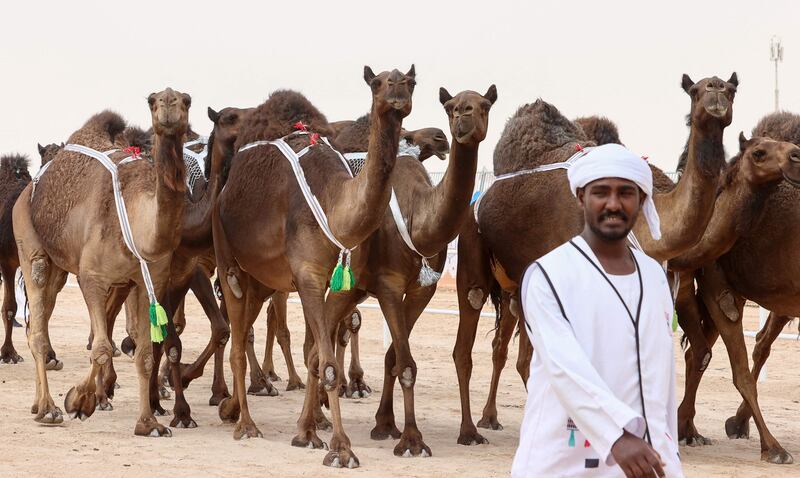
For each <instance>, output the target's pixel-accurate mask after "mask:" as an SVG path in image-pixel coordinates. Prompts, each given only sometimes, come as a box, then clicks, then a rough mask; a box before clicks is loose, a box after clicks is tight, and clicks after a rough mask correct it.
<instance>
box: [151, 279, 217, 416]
mask: <svg viewBox="0 0 800 478" xmlns="http://www.w3.org/2000/svg"><path fill="white" fill-rule="evenodd" d="M170 286H171V287H170V288H169V289H167V290H166V291H165V294H164V295H163V297H164V300H163V304H162V306H163V307H164V311H165V312H166V313H167V336H166V337H165V338H164V341H163V342H162V344H161V345H162V350H163V351H164V354H165V356H166V360H167V361H168V362H169V383H170V385H172V387H173V390H174V391H175V403H174V404H173V407H172V413H173V417H172V421H171V422H170V426H171V427H177V428H196V427H197V422H195V421H194V419H193V418H192V411H191V407H190V406H189V402H188V401H187V400H186V396H185V395H184V388H185V387H186V386H187V385H188V384H185V383H184V380H183V375H184V371H183V368H184V367H183V364H181V357H182V355H183V344H182V342H181V339H180V336H179V335H178V331H177V329H176V327H175V322H174V320H173V318H174V316H175V312H176V311H177V310H178V306H179V305H180V303H181V302H183V298H184V297H185V296H186V293H187V292H188V290H189V283H188V281H187V282H186V283H184V284H177V285H176V284H170ZM208 348H209V346H206V349H208ZM204 352H207V355H208V356H211V355H213V351H211V352H208V351H207V350H204ZM153 375H154V376H155V382H156V383H158V382H160V379H159V369H157V368H156V369H154V370H153ZM153 381H154V379H153V378H151V379H150V383H153ZM159 386H160V384H159Z"/></svg>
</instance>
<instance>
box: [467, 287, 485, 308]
mask: <svg viewBox="0 0 800 478" xmlns="http://www.w3.org/2000/svg"><path fill="white" fill-rule="evenodd" d="M467 301H469V305H470V306H472V308H473V309H475V310H481V309H482V308H483V304H484V303H485V302H486V294H485V293H484V292H483V289H480V288H478V287H473V288H472V289H470V290H469V292H468V293H467Z"/></svg>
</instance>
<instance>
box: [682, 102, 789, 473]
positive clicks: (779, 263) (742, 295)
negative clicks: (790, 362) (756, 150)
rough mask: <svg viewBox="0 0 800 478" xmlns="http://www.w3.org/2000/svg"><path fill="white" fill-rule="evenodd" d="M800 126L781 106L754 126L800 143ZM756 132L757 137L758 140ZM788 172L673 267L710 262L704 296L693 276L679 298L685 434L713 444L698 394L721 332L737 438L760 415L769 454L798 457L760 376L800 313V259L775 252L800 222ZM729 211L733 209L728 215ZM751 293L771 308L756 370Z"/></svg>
mask: <svg viewBox="0 0 800 478" xmlns="http://www.w3.org/2000/svg"><path fill="white" fill-rule="evenodd" d="M798 125H800V117H797V116H791V115H790V114H787V113H778V114H773V115H769V116H767V117H765V118H764V119H762V121H760V122H759V124H758V125H757V126H756V127H755V128H754V129H753V134H754V135H763V136H765V137H770V138H772V139H774V140H776V141H787V140H789V141H792V142H793V143H794V144H797V142H798V140H800V135H795V134H797V133H796V132H797V131H800V128H798ZM756 139H757V138H755V137H754V138H753V139H752V140H751V141H755V140H756ZM758 139H760V138H758ZM760 140H761V141H766V140H763V139H760ZM777 144H783V145H786V144H787V143H777ZM785 148H786V149H789V151H790V152H791V153H790V154H793V156H791V157H790V159H791V161H792V163H791V165H792V166H793V167H795V168H796V167H798V166H797V165H796V164H795V162H797V161H800V156H798V154H797V148H792V147H791V146H786V147H785ZM761 149H762V152H761V154H762V157H761V158H760V160H761V161H762V162H763V161H766V159H765V158H768V157H769V156H768V153H771V151H766V152H765V151H764V149H765V148H761ZM773 149H775V147H773ZM784 177H785V179H786V180H785V181H783V182H781V183H780V184H777V185H776V184H774V182H773V184H772V185H770V187H767V188H762V189H761V190H759V191H757V192H752V191H751V192H750V196H751V197H746V196H745V197H739V198H735V201H734V200H732V201H731V204H730V205H729V206H728V207H727V208H726V209H721V210H720V215H721V219H720V220H719V222H720V223H722V224H721V225H717V227H716V228H714V229H712V228H711V224H710V225H709V230H708V231H706V235H705V236H708V237H709V239H705V236H704V240H703V241H702V242H701V243H700V244H698V246H697V247H696V248H694V249H692V253H691V254H687V255H685V256H681V257H680V258H678V259H673V261H671V262H670V267H673V268H676V269H682V270H684V271H689V272H691V271H693V270H694V269H697V268H699V267H701V266H702V274H698V275H697V276H696V280H697V282H698V286H699V287H698V291H697V292H698V293H697V298H695V291H694V289H693V287H691V280H688V281H685V283H688V284H689V285H687V286H685V287H682V288H681V293H680V294H679V296H678V303H677V306H678V314H679V319H680V322H681V326H682V327H683V328H684V330H685V332H686V335H687V337H688V339H689V343H690V347H689V349H688V350H687V352H686V361H687V365H686V367H687V373H686V393H685V395H684V400H683V402H682V403H681V406H680V408H679V413H678V426H679V432H680V436H681V439H683V440H686V442H687V443H688V444H691V445H704V444H708V443H710V440H708V439H706V438H705V437H703V436H702V435H701V434H700V433H699V432H698V431H697V429H696V427H695V425H694V421H693V418H694V415H695V398H696V392H697V388H698V386H699V383H700V380H701V378H702V374H703V371H704V370H705V368H706V367H707V365H708V362H709V360H710V358H711V354H710V348H711V346H712V345H713V344H714V342H715V341H716V339H717V337H719V336H720V335H721V336H722V339H723V341H724V342H725V345H726V348H727V351H728V355H729V358H730V362H731V367H732V370H733V379H734V384H735V385H736V388H737V389H738V390H739V392H740V393H741V394H742V397H743V402H742V404H741V405H740V407H739V410H738V411H737V413H736V416H734V417H731V418H729V419H728V420H727V421H726V423H725V430H726V434H727V435H728V437H729V438H745V437H748V436H749V420H750V417H751V416H752V417H753V418H754V420H755V422H756V426H757V428H758V429H759V436H760V437H761V458H762V459H763V460H765V461H769V462H771V463H778V464H782V463H791V462H792V461H793V458H792V456H791V455H790V454H789V453H788V452H786V450H784V449H783V447H781V445H780V444H779V443H778V441H777V439H775V438H774V436H773V435H772V434H771V433H770V432H769V430H768V429H767V426H766V423H765V422H764V419H763V417H762V415H761V412H760V408H759V406H758V402H757V391H756V379H757V377H758V374H759V372H760V370H761V368H762V366H763V365H764V363H765V361H766V358H767V357H768V355H769V347H770V345H771V343H772V342H773V341H774V340H775V339H776V337H777V336H778V334H779V333H780V332H781V330H782V329H783V326H785V325H786V323H787V322H788V321H789V320H790V317H791V316H797V315H798V314H799V313H800V303H798V302H797V300H796V299H795V297H796V293H797V292H798V291H797V290H795V289H796V288H794V287H793V286H792V285H791V283H792V281H791V280H790V278H791V277H792V275H791V274H792V271H793V268H792V267H793V266H792V265H793V264H795V263H796V258H795V257H793V254H794V252H793V251H794V248H793V247H790V246H786V247H783V248H779V250H781V251H782V253H781V254H780V258H778V257H773V256H774V254H772V251H774V250H776V249H775V247H776V244H778V245H780V242H779V241H780V240H779V239H776V236H775V235H774V234H778V236H777V237H784V235H785V234H791V233H792V232H793V231H794V230H795V229H796V228H797V224H800V220H798V218H797V217H795V216H796V214H795V213H794V212H793V210H794V207H793V201H794V200H795V199H796V198H797V197H798V194H800V192H798V191H797V189H796V186H798V185H800V182H798V181H797V178H796V176H794V175H789V174H784ZM718 202H719V200H718ZM717 208H720V206H717ZM723 213H727V215H726V216H722V214H723ZM716 215H717V213H716V212H715V216H716ZM767 231H777V232H775V233H774V234H773V233H767ZM776 241H777V242H776ZM787 266H788V267H787ZM738 275H741V277H738ZM691 277H692V274H689V278H690V279H691ZM746 299H748V300H752V301H754V302H756V303H758V304H759V305H761V306H762V307H764V308H767V309H769V310H770V311H771V313H770V316H769V318H768V320H767V324H766V325H765V326H764V328H763V329H762V331H761V332H759V334H758V337H757V341H756V347H755V349H754V350H753V362H754V364H753V369H752V373H750V372H749V371H748V368H747V367H748V362H747V349H746V346H745V343H744V337H743V330H742V323H741V320H739V319H740V317H742V314H743V307H744V302H745V300H746Z"/></svg>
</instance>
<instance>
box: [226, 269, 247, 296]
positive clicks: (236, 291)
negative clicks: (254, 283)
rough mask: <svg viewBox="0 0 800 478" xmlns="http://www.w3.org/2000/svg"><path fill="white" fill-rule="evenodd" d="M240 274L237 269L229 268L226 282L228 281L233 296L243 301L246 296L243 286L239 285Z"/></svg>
mask: <svg viewBox="0 0 800 478" xmlns="http://www.w3.org/2000/svg"><path fill="white" fill-rule="evenodd" d="M238 272H239V269H238V268H236V267H231V268H229V269H228V273H227V275H226V280H227V281H228V287H230V289H231V292H232V293H233V296H234V297H236V298H237V299H241V298H242V296H243V295H244V294H242V286H241V285H240V284H239V276H238V274H237V273H238Z"/></svg>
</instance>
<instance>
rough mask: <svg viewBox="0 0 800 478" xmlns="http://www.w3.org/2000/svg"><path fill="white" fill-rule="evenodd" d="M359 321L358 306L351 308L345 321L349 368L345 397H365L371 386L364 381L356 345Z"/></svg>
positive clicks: (359, 328) (370, 391)
mask: <svg viewBox="0 0 800 478" xmlns="http://www.w3.org/2000/svg"><path fill="white" fill-rule="evenodd" d="M361 322H362V318H361V311H360V310H358V308H356V309H353V312H352V313H351V314H350V318H349V320H348V321H347V322H346V325H347V326H348V327H349V330H350V368H349V369H348V371H347V376H348V377H349V378H350V382H349V383H348V384H347V390H345V396H346V397H347V398H367V397H369V396H370V394H371V393H372V388H370V386H369V385H367V384H366V382H364V369H363V368H362V367H361V354H360V353H359V346H358V337H359V331H360V330H361Z"/></svg>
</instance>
